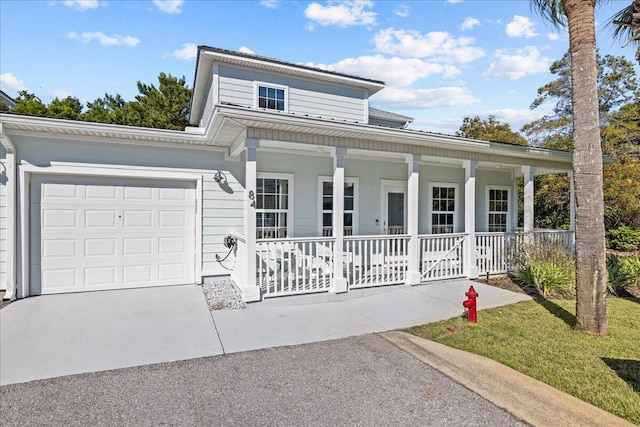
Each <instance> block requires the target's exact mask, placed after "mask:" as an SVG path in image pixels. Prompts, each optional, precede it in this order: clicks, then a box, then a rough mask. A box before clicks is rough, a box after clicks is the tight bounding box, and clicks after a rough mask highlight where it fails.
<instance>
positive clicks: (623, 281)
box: [607, 255, 631, 296]
mask: <svg viewBox="0 0 640 427" xmlns="http://www.w3.org/2000/svg"><path fill="white" fill-rule="evenodd" d="M630 284H631V276H630V275H629V273H628V272H627V270H626V269H625V268H624V260H623V259H622V258H620V257H619V256H617V255H609V256H608V257H607V290H608V291H609V293H610V294H612V295H615V296H618V295H620V292H621V291H622V290H624V289H625V288H626V287H627V286H629V285H630Z"/></svg>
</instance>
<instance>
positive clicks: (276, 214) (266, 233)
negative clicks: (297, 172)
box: [256, 174, 293, 239]
mask: <svg viewBox="0 0 640 427" xmlns="http://www.w3.org/2000/svg"><path fill="white" fill-rule="evenodd" d="M292 208H293V177H292V176H289V175H274V174H259V175H258V178H257V181H256V237H257V238H258V239H275V238H283V237H287V236H289V235H290V234H291V230H292V220H293V218H292V217H293V213H292V211H293V209H292Z"/></svg>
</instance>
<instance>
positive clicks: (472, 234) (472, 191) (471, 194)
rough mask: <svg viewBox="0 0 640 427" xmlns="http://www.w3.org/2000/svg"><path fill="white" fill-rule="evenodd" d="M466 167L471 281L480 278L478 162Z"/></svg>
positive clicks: (467, 249)
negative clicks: (478, 263) (477, 249)
mask: <svg viewBox="0 0 640 427" xmlns="http://www.w3.org/2000/svg"><path fill="white" fill-rule="evenodd" d="M463 166H464V232H465V233H466V234H467V240H466V244H465V252H466V255H467V256H466V257H465V258H466V260H467V262H465V265H464V274H465V275H466V276H467V277H469V278H470V279H476V278H477V277H478V266H477V265H476V168H477V167H478V162H477V161H472V160H465V161H464V163H463Z"/></svg>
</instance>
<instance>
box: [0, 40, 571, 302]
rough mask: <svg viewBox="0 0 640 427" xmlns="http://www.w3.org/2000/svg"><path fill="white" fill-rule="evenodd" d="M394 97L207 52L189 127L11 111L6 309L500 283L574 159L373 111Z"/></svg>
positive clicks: (5, 203) (341, 77)
mask: <svg viewBox="0 0 640 427" xmlns="http://www.w3.org/2000/svg"><path fill="white" fill-rule="evenodd" d="M383 88H384V84H383V83H382V82H380V81H375V80H370V79H365V78H360V77H356V76H350V75H345V74H340V73H335V72H330V71H326V70H321V69H317V68H311V67H307V66H302V65H297V64H291V63H287V62H282V61H278V60H274V59H270V58H264V57H260V56H256V55H249V54H244V53H239V52H232V51H227V50H223V49H217V48H211V47H202V46H201V47H199V49H198V61H197V65H196V72H195V81H194V90H193V100H192V105H191V124H192V125H193V127H189V128H187V129H186V130H185V131H171V130H158V129H145V128H134V127H127V126H116V125H107V124H97V123H86V122H75V121H66V120H58V119H48V118H35V117H25V116H19V115H9V114H2V115H0V136H1V141H2V145H1V147H0V173H1V176H0V285H1V286H2V288H5V289H7V294H6V298H14V297H17V298H22V297H26V296H30V295H38V294H49V293H61V292H83V291H91V290H103V289H117V288H131V287H144V286H160V285H172V284H184V283H202V280H203V277H205V276H216V275H231V277H232V278H233V279H234V281H235V283H236V284H237V286H238V288H239V289H240V290H241V292H242V295H243V297H244V298H245V300H247V301H256V300H259V299H260V298H262V297H269V296H275V295H287V294H296V293H304V292H320V291H331V292H344V291H348V290H349V289H354V288H358V287H365V286H380V285H386V284H395V283H409V284H417V283H421V282H423V281H426V280H432V279H441V278H449V277H477V275H478V274H479V273H485V272H490V273H496V272H500V271H504V269H505V268H506V267H505V265H504V263H505V256H504V253H503V252H504V251H505V250H506V249H505V248H506V245H505V242H506V241H507V240H508V239H509V236H511V235H512V232H513V231H514V228H515V227H516V225H517V194H516V193H517V191H516V184H515V183H516V178H518V177H524V182H525V215H524V231H525V232H532V231H533V177H534V175H536V174H546V173H571V169H572V166H571V154H570V153H565V152H557V151H551V150H544V149H538V148H532V147H521V146H514V145H508V144H501V143H494V142H487V141H479V140H472V139H466V138H461V137H456V136H449V135H440V134H432V133H428V132H421V131H415V130H411V129H408V128H407V126H408V125H409V123H410V122H411V118H409V117H405V116H402V115H398V114H393V113H389V112H385V111H382V110H378V109H374V108H371V107H370V106H369V97H370V96H371V95H373V94H375V93H376V92H378V91H380V90H383ZM572 212H573V210H572ZM336 213H337V215H336ZM571 217H572V225H573V215H572V216H571ZM572 228H573V227H572ZM571 233H572V232H571V231H569V232H566V233H561V232H557V233H553V234H552V236H555V237H554V238H558V239H570V238H571ZM228 236H230V237H228ZM225 237H227V238H226V239H225ZM225 243H226V245H227V246H230V248H229V249H228V248H227V247H226V246H225Z"/></svg>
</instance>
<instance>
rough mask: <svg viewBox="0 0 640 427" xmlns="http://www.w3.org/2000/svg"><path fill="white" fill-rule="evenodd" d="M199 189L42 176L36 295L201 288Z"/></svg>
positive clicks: (37, 199)
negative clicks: (193, 285)
mask: <svg viewBox="0 0 640 427" xmlns="http://www.w3.org/2000/svg"><path fill="white" fill-rule="evenodd" d="M195 204H196V199H195V182H193V181H160V180H141V179H131V178H103V177H82V176H42V175H35V176H34V177H33V180H32V187H31V227H30V228H31V285H32V287H31V290H32V293H34V294H39V293H42V294H48V293H60V292H82V291H89V290H103V289H120V288H135V287H144V286H160V285H172V284H183V283H194V282H195Z"/></svg>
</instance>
